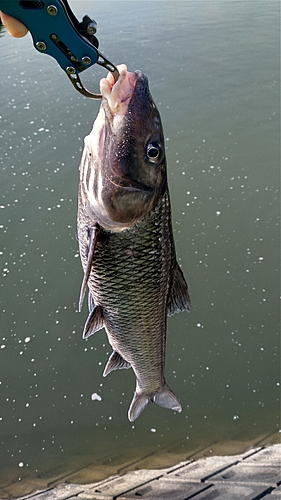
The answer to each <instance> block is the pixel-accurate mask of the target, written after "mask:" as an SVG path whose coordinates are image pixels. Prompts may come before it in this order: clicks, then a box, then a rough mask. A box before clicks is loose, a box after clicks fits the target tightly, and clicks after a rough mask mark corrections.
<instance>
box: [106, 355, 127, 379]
mask: <svg viewBox="0 0 281 500" xmlns="http://www.w3.org/2000/svg"><path fill="white" fill-rule="evenodd" d="M121 368H131V365H130V363H128V361H126V360H125V359H124V358H122V356H121V355H120V354H119V353H118V352H117V351H113V353H112V354H111V356H110V357H109V360H108V362H107V364H106V367H105V369H104V372H103V376H104V377H106V375H108V374H109V373H110V372H112V371H113V370H118V369H121Z"/></svg>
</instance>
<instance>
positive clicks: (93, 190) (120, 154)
mask: <svg viewBox="0 0 281 500" xmlns="http://www.w3.org/2000/svg"><path fill="white" fill-rule="evenodd" d="M118 70H119V78H118V80H117V82H116V83H115V82H114V79H113V77H112V75H111V74H110V73H109V74H108V76H107V78H103V79H102V80H101V82H100V88H101V94H102V101H101V105H100V109H99V112H98V115H97V117H96V119H95V121H94V124H93V128H92V131H91V132H90V134H89V135H88V136H86V137H85V139H84V149H83V152H82V157H81V162H80V166H79V172H80V174H79V187H78V211H77V229H76V233H77V239H78V244H79V253H80V257H81V262H82V267H83V271H84V277H83V281H82V286H81V292H80V298H79V311H81V309H82V304H83V300H84V296H85V293H86V291H87V290H88V308H89V315H88V318H87V320H86V323H85V326H84V330H83V334H82V337H83V338H84V339H87V338H89V337H90V336H91V335H93V334H95V333H96V332H97V331H99V330H101V329H102V328H105V331H106V334H107V337H108V341H109V344H110V345H111V347H112V353H111V355H110V357H109V359H108V362H107V364H106V366H105V369H104V372H103V376H107V375H108V374H109V373H110V372H112V371H113V370H116V369H129V368H132V369H133V371H134V374H135V377H136V389H135V392H134V395H133V399H132V402H131V405H130V407H129V410H128V419H129V421H131V422H133V421H134V420H135V419H136V418H138V417H139V415H140V414H141V412H142V411H143V410H144V409H145V408H146V406H147V405H148V404H149V403H151V402H155V403H157V404H158V405H159V406H161V407H163V408H169V409H171V410H174V411H177V412H181V411H182V407H181V403H180V401H179V400H178V398H177V397H176V396H175V394H174V393H173V392H172V390H171V389H170V388H169V386H168V385H167V383H166V381H165V376H164V367H165V346H166V329H167V316H170V315H172V314H174V313H177V312H180V311H184V310H187V311H189V310H190V306H191V302H190V296H189V291H188V285H187V283H186V281H185V278H184V275H183V272H182V270H181V268H180V266H179V264H178V262H177V259H176V252H175V245H174V239H173V232H172V224H171V205H170V197H169V189H168V183H167V165H166V163H167V161H166V153H165V144H164V134H163V127H162V122H161V117H160V114H159V111H158V109H157V107H156V105H155V102H154V101H153V98H152V96H151V93H150V90H149V84H148V79H147V77H146V76H145V75H144V74H143V73H142V72H141V71H139V70H137V71H135V72H130V71H128V69H127V67H126V65H119V66H118Z"/></svg>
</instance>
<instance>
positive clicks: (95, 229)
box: [78, 222, 100, 312]
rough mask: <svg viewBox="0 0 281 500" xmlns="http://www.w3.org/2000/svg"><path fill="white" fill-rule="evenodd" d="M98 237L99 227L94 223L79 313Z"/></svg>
mask: <svg viewBox="0 0 281 500" xmlns="http://www.w3.org/2000/svg"><path fill="white" fill-rule="evenodd" d="M99 235H100V226H99V225H98V223H97V222H96V224H95V225H94V226H93V228H92V229H91V232H90V244H89V251H88V256H87V265H86V269H85V272H84V277H83V281H82V285H81V290H80V297H79V305H78V310H79V312H80V311H81V309H82V304H83V300H84V297H85V292H86V287H87V283H88V279H89V277H90V274H91V269H92V262H93V257H94V252H95V248H96V245H97V242H98V240H99Z"/></svg>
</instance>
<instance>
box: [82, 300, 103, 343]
mask: <svg viewBox="0 0 281 500" xmlns="http://www.w3.org/2000/svg"><path fill="white" fill-rule="evenodd" d="M103 327H104V320H103V313H102V307H101V306H94V307H93V309H92V311H91V312H90V314H89V316H88V318H87V321H86V323H85V326H84V330H83V333H82V338H83V339H87V338H88V337H90V335H93V334H94V333H96V332H97V331H98V330H101V329H102V328H103Z"/></svg>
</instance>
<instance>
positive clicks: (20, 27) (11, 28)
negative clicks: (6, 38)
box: [0, 11, 28, 38]
mask: <svg viewBox="0 0 281 500" xmlns="http://www.w3.org/2000/svg"><path fill="white" fill-rule="evenodd" d="M0 18H1V21H2V23H3V25H4V26H5V28H6V30H7V31H8V33H9V34H10V35H11V36H13V37H15V38H21V37H23V36H25V35H26V33H27V32H28V29H27V27H26V26H25V25H24V24H22V23H21V22H20V21H18V20H17V19H15V18H14V17H11V16H9V15H8V14H4V12H1V11H0Z"/></svg>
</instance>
